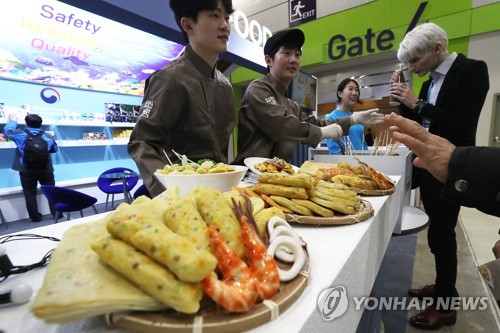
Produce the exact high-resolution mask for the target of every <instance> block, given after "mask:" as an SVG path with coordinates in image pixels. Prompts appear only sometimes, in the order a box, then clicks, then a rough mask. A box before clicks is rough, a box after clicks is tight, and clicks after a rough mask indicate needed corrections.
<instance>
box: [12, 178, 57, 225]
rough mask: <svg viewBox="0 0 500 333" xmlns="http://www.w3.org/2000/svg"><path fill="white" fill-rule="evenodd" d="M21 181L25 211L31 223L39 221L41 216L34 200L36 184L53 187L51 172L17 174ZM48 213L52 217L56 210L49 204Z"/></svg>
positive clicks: (53, 181)
mask: <svg viewBox="0 0 500 333" xmlns="http://www.w3.org/2000/svg"><path fill="white" fill-rule="evenodd" d="M19 177H20V179H21V186H22V187H23V194H24V200H25V201H26V210H28V215H29V216H30V218H31V220H32V221H40V220H41V219H42V214H40V212H39V211H38V203H37V200H36V188H37V185H38V184H37V183H38V182H40V184H41V185H55V184H56V182H55V180H54V173H53V172H39V171H29V172H19ZM49 208H50V213H51V214H52V216H55V215H56V209H55V207H54V205H53V204H52V203H50V202H49Z"/></svg>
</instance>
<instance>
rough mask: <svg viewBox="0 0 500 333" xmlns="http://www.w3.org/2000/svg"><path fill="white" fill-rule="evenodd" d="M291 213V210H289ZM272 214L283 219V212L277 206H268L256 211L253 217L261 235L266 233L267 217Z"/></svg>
mask: <svg viewBox="0 0 500 333" xmlns="http://www.w3.org/2000/svg"><path fill="white" fill-rule="evenodd" d="M290 213H291V212H290ZM273 216H279V217H281V218H282V219H283V220H284V219H285V213H283V211H282V210H281V209H279V208H278V207H269V208H265V209H263V210H261V211H260V212H258V213H257V214H256V215H255V216H254V218H255V223H256V224H257V227H258V228H259V231H260V234H261V236H264V235H265V234H266V226H267V222H268V221H269V219H270V218H271V217H273Z"/></svg>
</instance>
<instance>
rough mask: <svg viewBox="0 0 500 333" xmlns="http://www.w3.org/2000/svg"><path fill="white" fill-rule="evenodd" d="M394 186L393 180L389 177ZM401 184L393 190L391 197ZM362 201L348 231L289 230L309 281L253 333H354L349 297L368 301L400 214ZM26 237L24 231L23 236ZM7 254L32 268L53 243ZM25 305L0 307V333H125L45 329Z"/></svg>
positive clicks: (99, 322) (76, 325)
mask: <svg viewBox="0 0 500 333" xmlns="http://www.w3.org/2000/svg"><path fill="white" fill-rule="evenodd" d="M392 178H393V179H395V180H399V177H398V176H392ZM402 190H403V184H400V183H399V182H398V183H397V185H396V193H394V194H399V193H398V191H402ZM394 194H393V195H390V196H381V197H367V198H366V199H367V200H368V201H369V202H370V203H371V204H372V206H373V208H374V211H375V215H374V217H372V218H370V219H368V220H366V221H364V222H361V223H357V224H353V225H348V226H335V227H325V226H321V227H320V226H305V225H296V224H294V227H295V230H296V231H297V232H298V233H299V234H300V235H301V236H302V238H303V239H304V240H305V241H306V242H307V243H308V250H309V256H310V260H311V277H310V282H309V285H308V286H307V287H306V289H305V290H304V292H303V293H302V295H301V296H300V297H299V299H298V300H297V301H296V302H295V303H294V304H293V305H292V306H291V307H290V308H289V309H288V310H287V311H285V312H284V313H282V314H280V316H279V317H278V318H277V319H275V320H273V321H271V322H269V323H268V324H265V325H262V326H259V327H258V328H256V329H254V330H253V331H254V332H270V333H271V332H272V333H275V332H279V331H281V332H299V331H303V332H342V333H345V332H355V331H356V328H357V327H358V323H359V321H360V318H361V315H362V311H361V310H356V309H355V307H354V302H353V301H352V298H351V297H352V296H369V295H370V291H371V290H372V287H373V284H374V281H375V278H376V277H377V273H378V271H379V268H380V264H381V262H382V259H383V257H384V254H385V251H386V248H387V245H388V243H389V240H390V237H391V234H392V232H393V230H394V226H395V224H396V220H397V218H398V215H399V213H400V209H401V208H400V207H401V203H400V200H401V195H394ZM104 214H107V213H103V214H99V215H94V216H89V217H84V218H81V219H77V220H71V221H67V222H62V223H58V224H54V225H49V226H46V227H41V228H36V229H32V230H29V232H30V233H36V234H40V235H47V236H54V237H58V238H61V237H62V235H63V233H64V231H65V230H66V229H68V228H69V227H71V226H73V225H75V224H79V223H86V222H90V221H94V220H96V219H98V218H100V217H102V216H103V215H104ZM27 232H28V231H27ZM6 245H7V253H8V255H9V257H10V258H11V261H12V262H13V263H14V264H15V265H25V264H31V263H33V262H35V261H38V260H40V258H41V257H42V256H43V255H44V254H45V253H46V252H47V251H48V250H50V249H51V248H54V247H55V246H57V243H54V242H51V241H45V240H44V241H40V240H37V241H19V242H12V243H6ZM44 273H45V269H37V270H34V271H31V272H28V273H25V274H22V275H19V276H14V277H9V278H8V279H7V280H6V281H5V282H3V283H1V284H0V290H6V289H10V288H13V287H15V286H16V285H18V284H19V283H27V284H29V285H30V286H31V287H32V288H33V289H34V290H38V289H39V288H40V287H41V284H42V282H43V276H44ZM337 286H343V287H345V288H346V290H347V295H348V298H349V306H348V308H347V311H346V313H345V314H344V315H342V316H341V317H339V318H336V319H334V320H333V321H324V320H323V319H322V317H321V314H320V312H319V310H318V307H317V299H318V296H319V294H320V293H321V292H322V291H323V290H324V289H326V288H329V287H337ZM29 307H30V304H29V303H28V304H24V305H19V306H7V307H0V331H2V330H3V331H5V333H17V332H44V333H49V332H54V333H55V332H58V333H61V332H71V333H73V332H103V331H106V332H124V331H123V330H121V329H117V328H109V327H107V326H106V323H105V322H104V319H103V318H102V316H100V317H95V318H91V319H87V320H81V321H77V322H72V323H68V324H59V325H56V324H46V323H44V322H43V321H42V320H39V319H38V318H36V317H34V316H33V315H32V314H31V312H30V310H29Z"/></svg>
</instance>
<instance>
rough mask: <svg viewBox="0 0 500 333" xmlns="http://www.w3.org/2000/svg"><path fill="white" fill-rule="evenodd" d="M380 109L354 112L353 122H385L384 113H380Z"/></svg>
mask: <svg viewBox="0 0 500 333" xmlns="http://www.w3.org/2000/svg"><path fill="white" fill-rule="evenodd" d="M378 110H379V109H378V108H377V109H370V110H366V111H360V112H354V113H353V114H352V116H351V119H352V123H353V124H360V125H363V126H368V125H375V124H380V123H383V122H384V115H383V114H382V113H378V112H377V111H378Z"/></svg>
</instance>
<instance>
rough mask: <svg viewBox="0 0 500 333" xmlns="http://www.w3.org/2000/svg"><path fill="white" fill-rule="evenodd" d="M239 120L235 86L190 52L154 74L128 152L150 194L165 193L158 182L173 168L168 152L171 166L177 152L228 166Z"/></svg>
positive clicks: (192, 158) (147, 85)
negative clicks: (158, 174)
mask: <svg viewBox="0 0 500 333" xmlns="http://www.w3.org/2000/svg"><path fill="white" fill-rule="evenodd" d="M234 119H235V114H234V93H233V90H232V87H231V84H230V83H229V81H228V80H227V79H226V77H225V76H224V75H223V74H222V73H221V72H220V71H218V70H217V69H216V68H212V67H210V66H209V65H208V64H207V63H206V62H205V61H204V60H203V59H202V58H200V57H199V56H198V55H197V54H196V53H195V52H194V51H193V50H192V49H191V47H189V46H187V47H186V50H185V52H184V54H183V55H182V56H180V57H179V58H178V59H176V60H174V61H172V62H171V63H170V64H169V65H168V66H166V67H164V68H162V69H161V70H159V71H157V72H155V73H154V74H153V75H151V77H150V78H148V80H147V81H146V87H145V92H144V99H143V102H142V105H141V111H140V116H139V119H138V121H137V124H136V126H135V127H134V130H133V131H132V135H131V136H130V141H129V143H128V153H129V155H130V156H131V157H132V159H134V161H135V163H136V164H137V167H138V169H139V171H140V173H141V176H142V178H143V180H144V183H145V185H146V187H147V188H148V190H149V192H150V193H151V195H153V196H156V195H158V194H160V193H161V192H163V191H164V187H163V186H162V185H161V184H160V183H159V182H158V180H157V179H156V178H155V177H154V172H155V171H156V169H162V168H163V167H164V166H165V165H166V164H167V163H168V161H167V159H166V157H165V155H164V153H163V150H165V152H166V153H167V154H168V155H169V157H170V160H171V161H172V162H174V161H176V160H177V158H176V157H175V155H174V154H173V153H172V149H173V150H175V151H176V152H178V153H179V154H184V155H186V156H187V157H188V158H189V159H191V160H193V161H197V160H199V159H202V158H208V159H212V160H214V161H217V162H224V163H227V162H228V161H227V158H228V145H229V137H230V135H231V133H232V131H233V128H234Z"/></svg>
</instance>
